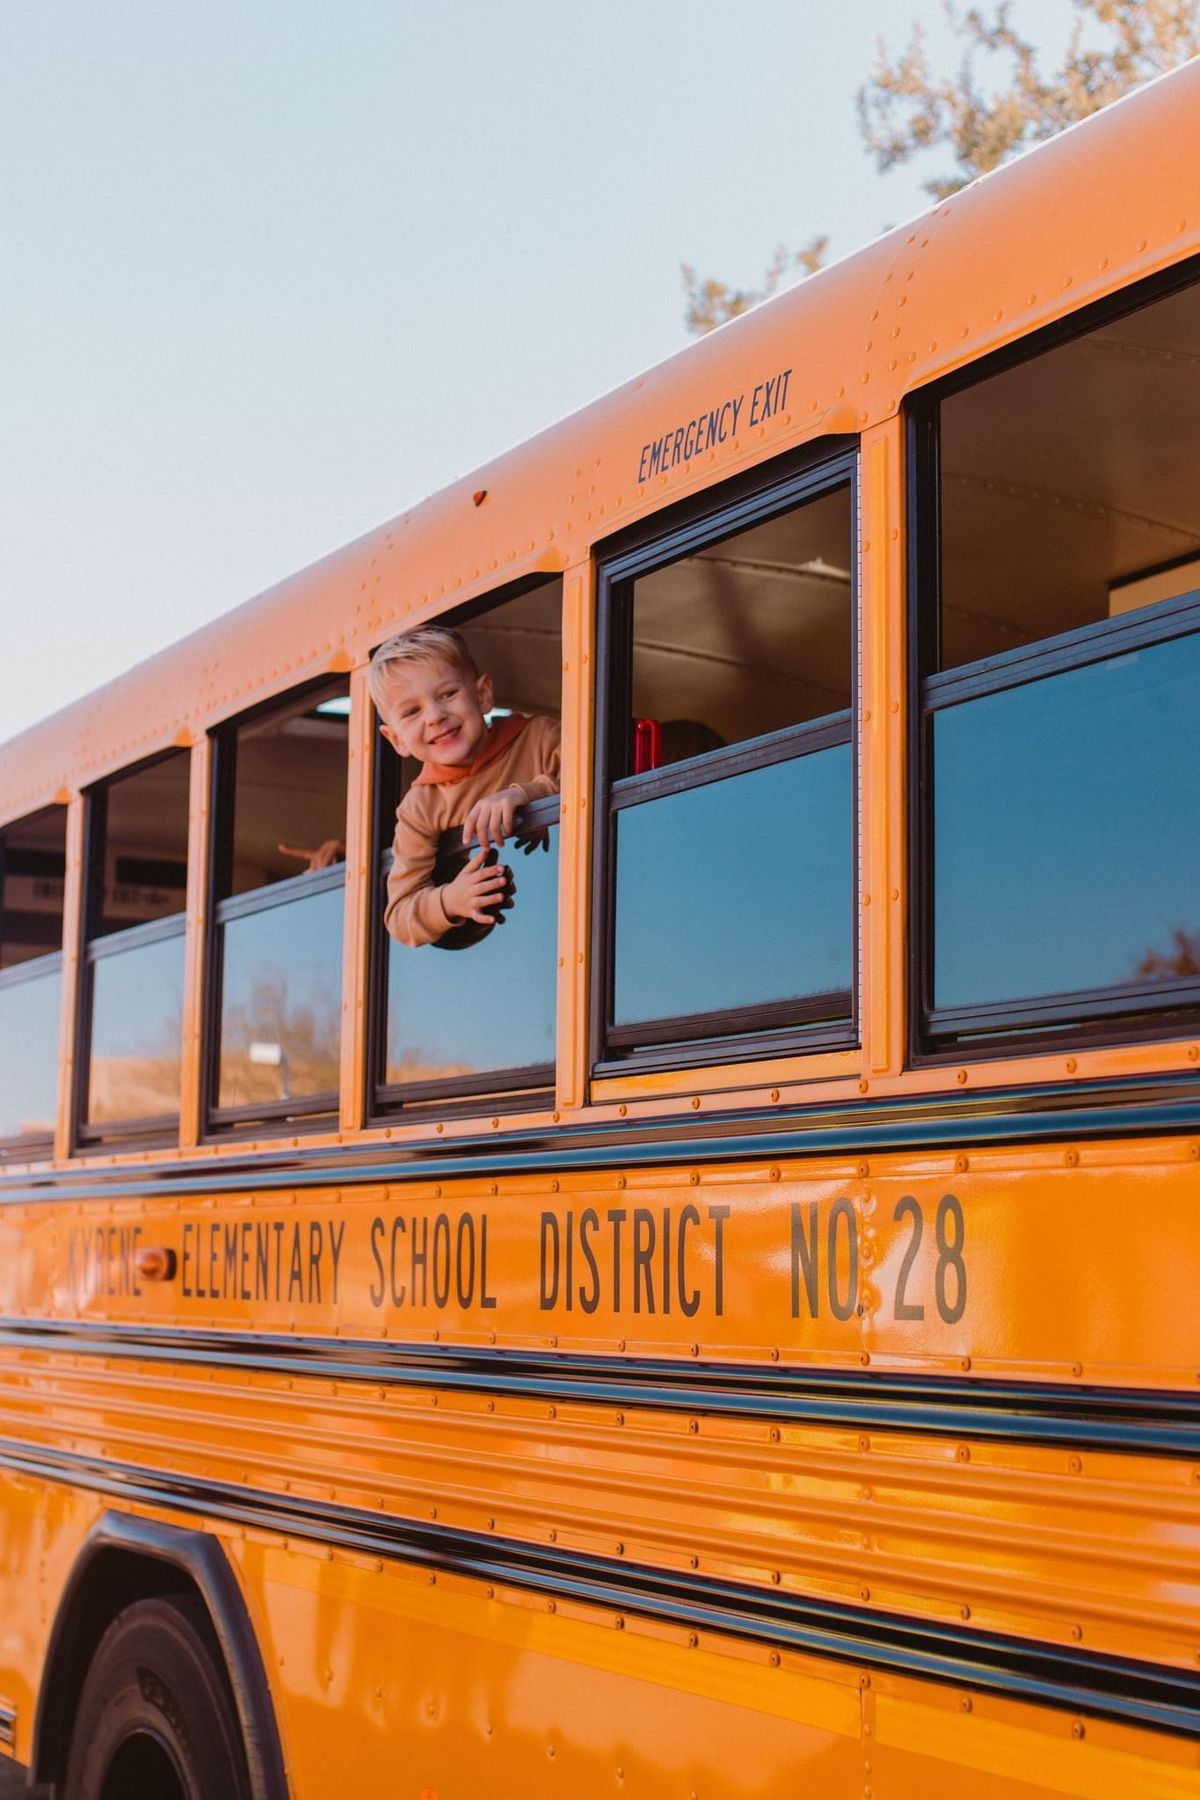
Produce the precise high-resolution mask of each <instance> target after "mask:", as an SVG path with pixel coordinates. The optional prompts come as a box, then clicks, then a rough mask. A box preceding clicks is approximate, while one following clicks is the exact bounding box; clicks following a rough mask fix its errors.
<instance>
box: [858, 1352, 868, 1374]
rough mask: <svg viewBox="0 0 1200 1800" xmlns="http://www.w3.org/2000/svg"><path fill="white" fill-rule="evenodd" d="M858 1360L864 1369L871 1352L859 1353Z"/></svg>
mask: <svg viewBox="0 0 1200 1800" xmlns="http://www.w3.org/2000/svg"><path fill="white" fill-rule="evenodd" d="M858 1360H859V1362H860V1363H861V1364H862V1366H863V1368H864V1369H865V1368H866V1366H867V1364H868V1363H869V1362H870V1360H871V1352H870V1351H869V1350H863V1351H860V1353H859V1358H858Z"/></svg>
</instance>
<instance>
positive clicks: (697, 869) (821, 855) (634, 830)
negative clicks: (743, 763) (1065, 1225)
mask: <svg viewBox="0 0 1200 1800" xmlns="http://www.w3.org/2000/svg"><path fill="white" fill-rule="evenodd" d="M851 769H852V759H851V753H850V746H849V745H848V744H838V745H835V746H833V747H832V748H829V749H826V750H819V751H815V752H813V753H812V754H810V755H808V756H802V757H798V758H796V759H794V760H792V761H789V762H781V763H772V764H769V765H767V766H766V767H765V768H759V769H754V770H752V771H750V772H749V773H748V774H743V775H735V776H730V777H728V778H727V779H725V780H723V781H712V782H708V783H706V784H705V785H704V786H702V787H694V788H689V789H687V790H686V791H685V792H683V793H678V794H670V795H667V796H665V797H664V798H660V799H657V800H649V801H645V802H643V803H642V804H641V805H637V806H630V807H626V808H624V809H623V810H622V811H620V812H619V813H618V814H617V827H616V830H617V852H616V862H617V873H616V948H615V958H614V962H615V991H614V1024H616V1025H618V1026H620V1025H628V1024H634V1023H640V1022H644V1021H647V1020H651V1019H674V1018H681V1017H686V1016H688V1015H695V1014H699V1013H704V1012H716V1011H723V1010H725V1009H728V1008H740V1007H754V1006H761V1005H763V1004H765V1003H767V1002H770V1001H778V1000H789V999H799V998H804V999H807V998H811V997H812V996H815V995H820V994H831V995H837V996H838V997H839V999H840V1000H841V1005H840V1006H839V1007H837V1008H835V1011H834V1015H833V1016H837V1014H838V1012H842V1011H844V1010H845V1001H844V996H845V994H846V993H847V992H848V990H849V988H850V986H851V981H852V973H853V923H852V921H853V916H854V906H853V893H852V867H853V856H852V839H851V822H852V819H853V816H854V815H853V806H852V777H851Z"/></svg>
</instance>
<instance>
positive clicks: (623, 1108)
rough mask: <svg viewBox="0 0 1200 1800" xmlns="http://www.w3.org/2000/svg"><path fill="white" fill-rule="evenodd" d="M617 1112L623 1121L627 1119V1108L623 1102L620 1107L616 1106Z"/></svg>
mask: <svg viewBox="0 0 1200 1800" xmlns="http://www.w3.org/2000/svg"><path fill="white" fill-rule="evenodd" d="M617 1111H618V1112H619V1113H620V1115H621V1117H622V1118H623V1119H625V1118H628V1116H629V1108H628V1107H627V1106H626V1104H625V1102H624V1101H623V1100H622V1102H621V1104H620V1106H618V1108H617Z"/></svg>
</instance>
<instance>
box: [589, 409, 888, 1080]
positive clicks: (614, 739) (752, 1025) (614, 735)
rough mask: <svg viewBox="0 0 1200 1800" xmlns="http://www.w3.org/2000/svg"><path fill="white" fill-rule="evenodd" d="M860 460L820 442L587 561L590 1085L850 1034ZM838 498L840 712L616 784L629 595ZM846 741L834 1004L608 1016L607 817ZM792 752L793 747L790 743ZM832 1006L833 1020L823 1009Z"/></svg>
mask: <svg viewBox="0 0 1200 1800" xmlns="http://www.w3.org/2000/svg"><path fill="white" fill-rule="evenodd" d="M859 486H860V458H859V440H858V438H857V437H856V436H851V435H839V436H836V437H830V438H825V439H823V440H821V441H820V442H819V443H817V444H814V445H809V446H806V447H805V448H804V449H803V450H801V451H799V452H797V453H795V454H793V455H791V456H788V457H785V458H780V459H777V460H775V461H772V462H771V463H770V464H768V465H766V466H765V467H762V468H759V469H756V470H754V471H753V472H752V473H751V474H750V475H748V476H743V477H740V478H736V479H735V480H733V481H731V482H725V483H722V484H720V486H718V487H715V488H711V489H708V490H706V491H705V492H704V493H703V494H701V495H698V496H695V497H693V498H691V499H688V500H685V501H681V502H679V503H678V504H677V505H675V506H672V507H669V508H666V509H664V510H663V511H662V512H660V513H657V514H655V515H654V516H653V517H652V518H650V519H648V520H644V521H641V522H639V524H638V525H637V526H635V527H633V528H631V529H630V530H629V531H628V532H623V533H621V534H619V535H618V536H616V537H614V538H611V539H609V540H608V541H607V542H606V543H604V544H602V545H599V546H597V550H596V562H597V568H596V647H595V668H596V671H597V691H596V758H595V772H594V783H593V795H592V807H593V814H592V816H593V860H592V947H593V955H592V973H591V994H590V1005H589V1019H590V1024H589V1063H590V1067H591V1072H592V1076H593V1078H594V1079H597V1080H605V1079H608V1078H612V1077H619V1076H628V1075H635V1074H642V1073H649V1072H652V1071H658V1070H665V1069H679V1070H686V1069H689V1068H695V1067H704V1066H708V1065H713V1064H725V1063H735V1062H750V1061H761V1060H763V1059H764V1058H768V1057H769V1058H776V1057H783V1056H789V1057H791V1056H805V1055H813V1054H816V1053H818V1052H826V1051H831V1050H850V1049H854V1048H856V1047H857V1045H858V1044H859V1041H860V1032H859V991H858V989H859V953H858V934H859V924H858V908H857V903H856V898H855V897H856V896H857V893H858V888H859V854H860V851H859V816H858V814H859V804H858V794H859V779H858V758H859V744H858V737H859V733H858V728H857V716H858V706H859V692H858V688H859V682H858V667H859V604H860V587H861V583H860V571H859V560H860V548H859V545H860V519H859V510H860V509H859ZM841 488H846V489H847V490H848V493H849V508H850V533H851V569H852V579H851V596H850V606H851V624H850V629H851V652H850V661H851V704H850V706H849V708H847V709H840V710H839V711H838V712H837V713H827V714H824V715H823V716H822V717H821V718H819V719H815V720H808V721H805V722H803V723H801V724H798V725H789V726H785V727H784V728H783V729H782V730H777V731H772V732H766V733H764V734H762V735H761V736H759V737H755V738H747V739H743V740H741V741H739V742H738V743H735V744H731V745H728V746H726V747H724V748H722V749H720V750H713V751H709V752H707V753H706V754H704V755H703V756H696V757H688V758H686V759H683V760H681V761H679V762H677V763H669V764H666V765H665V766H664V767H662V768H659V769H653V770H650V771H648V772H647V773H645V774H641V775H629V774H624V775H615V774H614V773H613V770H614V767H624V766H627V765H628V763H629V762H630V761H631V760H632V757H631V754H630V751H631V744H630V741H629V737H630V729H631V727H630V720H631V718H632V711H631V692H630V685H631V679H632V616H633V612H632V609H633V589H634V584H635V582H636V581H637V580H638V579H639V578H640V577H642V576H645V575H649V574H652V573H653V572H654V571H655V570H657V569H661V568H664V567H666V566H667V565H668V564H670V563H673V562H677V561H678V560H679V559H680V558H681V557H683V556H685V555H687V554H689V553H690V552H693V551H695V550H698V549H702V548H704V547H706V546H708V545H710V544H713V543H717V542H720V541H721V540H723V539H725V538H728V537H731V536H733V535H734V534H735V533H737V532H739V531H745V530H748V529H749V528H750V527H752V526H754V525H759V524H762V523H764V522H765V521H766V520H768V519H772V518H777V517H779V516H780V515H781V514H784V513H788V512H792V511H794V510H796V509H797V508H798V507H800V506H802V505H804V504H805V503H806V502H808V501H811V500H816V499H819V498H820V497H821V495H823V494H829V493H833V492H836V491H837V490H838V489H841ZM839 743H848V744H849V746H850V754H851V759H852V772H851V792H852V794H853V796H854V802H853V814H852V817H851V820H850V832H851V862H852V867H851V902H850V905H851V919H850V929H851V933H852V939H853V954H852V957H851V984H850V987H849V989H848V990H839V992H838V993H837V994H836V995H834V994H830V995H816V996H810V997H808V998H807V999H802V1000H798V1001H797V1000H785V1001H778V1002H776V1001H772V1002H767V1003H765V1004H763V1005H759V1006H754V1007H731V1008H723V1009H721V1010H719V1011H707V1012H706V1011H700V1012H696V1013H692V1014H687V1015H683V1016H680V1017H678V1018H673V1019H662V1020H653V1021H650V1022H649V1023H648V1024H640V1023H639V1024H638V1025H636V1026H633V1027H622V1026H618V1025H616V1023H615V1021H614V1020H613V1017H612V1008H613V994H614V974H615V941H614V940H615V924H616V904H615V902H616V891H615V888H616V884H615V873H616V856H615V836H616V823H617V818H618V816H619V814H620V813H621V812H622V811H624V810H625V808H626V807H628V806H631V805H633V804H635V803H636V802H639V801H643V800H649V799H655V798H659V797H661V796H663V795H666V794H670V793H681V792H685V791H688V790H690V789H692V788H697V787H700V786H702V785H707V784H708V783H709V782H712V781H718V780H721V779H722V778H724V777H728V776H732V775H735V774H743V773H748V772H749V771H750V770H752V769H756V768H765V767H767V766H769V765H771V764H773V763H779V762H785V761H792V760H795V759H796V758H797V757H798V756H803V755H806V754H812V753H813V752H815V751H817V750H821V749H825V748H828V747H830V746H831V745H833V744H839ZM801 744H802V745H803V746H804V748H803V749H799V750H798V749H797V746H798V745H801ZM843 998H845V1000H846V1002H847V1006H846V1010H845V1011H844V1012H838V1013H837V1014H836V1015H834V1014H833V1013H832V1011H831V1006H830V1002H832V1001H834V1000H837V1001H841V1000H842V999H843Z"/></svg>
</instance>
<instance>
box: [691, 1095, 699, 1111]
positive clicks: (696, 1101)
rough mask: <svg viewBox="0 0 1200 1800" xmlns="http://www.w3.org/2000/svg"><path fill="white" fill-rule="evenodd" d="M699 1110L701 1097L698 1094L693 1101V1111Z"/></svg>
mask: <svg viewBox="0 0 1200 1800" xmlns="http://www.w3.org/2000/svg"><path fill="white" fill-rule="evenodd" d="M699 1110H700V1099H699V1096H698V1095H697V1096H696V1098H695V1099H693V1101H692V1111H693V1112H699Z"/></svg>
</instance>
